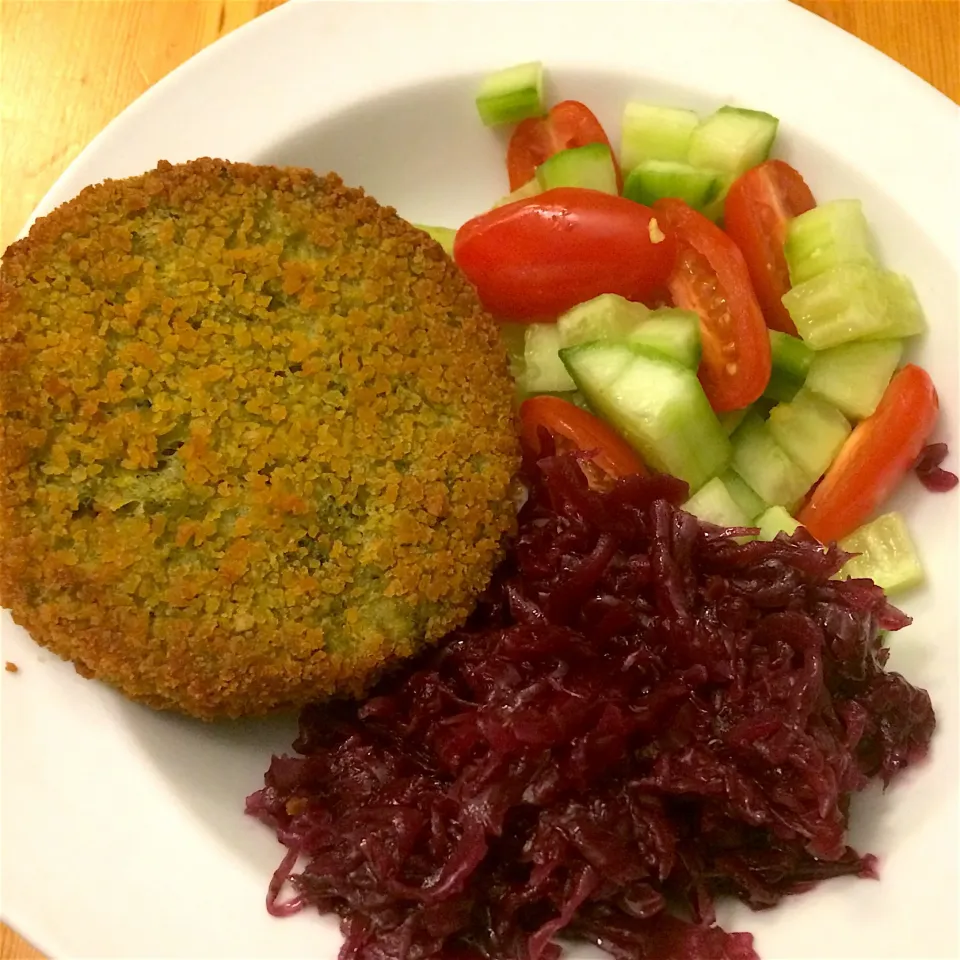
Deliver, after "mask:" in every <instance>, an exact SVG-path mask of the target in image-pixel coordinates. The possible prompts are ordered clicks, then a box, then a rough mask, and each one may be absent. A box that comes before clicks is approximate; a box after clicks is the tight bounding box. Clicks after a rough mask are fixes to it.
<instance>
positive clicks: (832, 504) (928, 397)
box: [797, 363, 940, 543]
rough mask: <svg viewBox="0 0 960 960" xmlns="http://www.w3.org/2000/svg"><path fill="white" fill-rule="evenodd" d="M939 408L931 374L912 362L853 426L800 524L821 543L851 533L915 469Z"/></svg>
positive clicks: (896, 375) (803, 513) (803, 514)
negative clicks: (870, 411)
mask: <svg viewBox="0 0 960 960" xmlns="http://www.w3.org/2000/svg"><path fill="white" fill-rule="evenodd" d="M939 410H940V402H939V400H938V398H937V391H936V389H935V388H934V386H933V381H932V380H931V379H930V375H929V374H928V373H927V372H926V371H925V370H923V369H921V368H920V367H918V366H915V365H914V364H912V363H908V364H907V365H906V366H905V367H904V368H903V369H902V370H900V371H899V372H898V373H896V374H895V375H894V377H893V379H892V380H891V381H890V383H889V384H888V385H887V389H886V390H885V391H884V394H883V397H882V398H881V400H880V403H879V405H878V406H877V409H876V410H875V411H874V412H873V413H872V414H871V415H870V416H869V417H867V419H866V420H862V421H861V422H860V423H859V424H858V425H857V426H856V427H855V428H854V430H853V433H851V434H850V436H849V437H848V438H847V441H846V443H844V445H843V446H842V447H841V448H840V453H839V454H838V455H837V458H836V460H834V461H833V463H832V464H831V466H830V469H829V470H828V471H827V473H826V476H824V478H823V480H821V481H820V484H819V485H818V486H817V488H816V489H815V490H814V491H813V493H812V494H811V496H810V499H809V500H808V501H807V504H806V506H804V508H803V509H802V510H801V511H800V514H799V516H798V517H797V520H799V521H800V523H802V524H803V525H804V526H805V527H806V528H807V529H808V530H809V531H810V533H812V534H813V536H815V537H816V538H817V539H818V540H819V541H820V542H821V543H827V542H829V541H831V540H841V539H842V538H843V537H845V536H847V535H848V534H850V533H853V531H854V530H856V529H857V527H859V526H860V525H861V524H862V523H864V522H865V521H866V520H868V519H869V517H870V515H871V514H872V513H873V512H874V511H875V510H876V509H877V507H879V506H880V504H882V503H883V502H884V500H886V499H887V497H888V496H890V494H891V493H892V492H893V490H894V488H895V487H896V486H897V485H898V484H899V483H900V481H901V480H902V479H903V477H904V475H905V474H906V473H907V471H909V470H910V469H911V467H912V466H913V464H914V461H915V460H916V459H917V456H918V455H919V453H920V451H921V450H922V449H923V446H924V444H925V443H926V442H927V438H928V437H929V436H930V434H931V432H932V431H933V428H934V425H935V424H936V422H937V414H938V413H939Z"/></svg>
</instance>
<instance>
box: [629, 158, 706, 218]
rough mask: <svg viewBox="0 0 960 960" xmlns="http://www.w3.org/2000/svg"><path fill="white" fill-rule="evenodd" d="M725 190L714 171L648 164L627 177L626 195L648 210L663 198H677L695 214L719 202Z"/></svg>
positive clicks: (687, 166)
mask: <svg viewBox="0 0 960 960" xmlns="http://www.w3.org/2000/svg"><path fill="white" fill-rule="evenodd" d="M668 168H673V169H668ZM722 188H723V181H722V178H721V177H720V176H719V174H717V173H715V172H714V171H712V170H701V169H699V168H697V167H691V166H690V165H689V164H681V163H667V162H665V161H657V160H648V161H645V162H643V163H640V164H638V165H637V166H636V167H634V168H633V170H631V171H630V173H629V174H628V175H627V178H626V179H625V180H624V183H623V195H624V196H625V197H626V198H627V199H628V200H634V201H635V202H637V203H642V204H645V205H646V206H648V207H650V206H653V204H654V203H656V202H657V201H658V200H662V199H663V198H664V197H675V198H677V199H678V200H683V201H684V203H686V204H687V205H688V206H691V207H693V208H694V209H695V210H701V209H703V208H704V207H706V206H707V205H708V204H709V203H711V201H713V200H714V199H716V197H717V196H718V195H719V193H720V191H721V189H722Z"/></svg>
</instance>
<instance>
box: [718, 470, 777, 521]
mask: <svg viewBox="0 0 960 960" xmlns="http://www.w3.org/2000/svg"><path fill="white" fill-rule="evenodd" d="M720 479H721V480H722V481H723V485H724V486H725V487H726V488H727V493H729V494H730V496H731V497H733V501H734V503H736V505H737V506H738V507H739V508H740V512H741V513H742V514H743V515H744V516H745V517H746V518H747V520H755V519H756V518H757V517H759V516H760V514H761V513H763V511H764V510H766V509H767V508H768V507H769V504H768V503H767V502H766V500H764V499H763V497H761V496H760V494H758V493H757V492H756V490H754V489H753V487H751V486H750V485H749V484H748V483H746V482H745V481H744V479H743V477H741V476H740V475H739V474H736V473H734V472H733V470H727V471H725V472H724V473H722V474H721V475H720Z"/></svg>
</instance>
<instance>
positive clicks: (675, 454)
mask: <svg viewBox="0 0 960 960" xmlns="http://www.w3.org/2000/svg"><path fill="white" fill-rule="evenodd" d="M560 356H561V357H562V358H563V362H564V363H565V364H566V365H567V369H568V370H569V371H570V375H571V376H572V377H573V379H574V381H575V382H576V384H577V387H578V388H579V390H580V392H581V393H582V394H583V395H584V396H585V397H586V398H587V402H588V403H589V404H590V406H591V407H592V408H593V410H595V411H596V412H597V413H598V414H600V416H602V417H603V418H604V419H606V420H608V421H609V422H610V423H611V424H613V426H615V427H616V428H617V429H618V430H619V431H620V433H621V435H622V436H623V437H624V438H625V439H626V440H627V442H628V443H630V444H631V445H632V446H633V447H635V448H636V450H637V451H638V452H639V453H640V455H641V456H642V457H643V460H644V462H645V463H647V464H649V465H650V466H651V467H653V468H654V469H655V470H659V471H661V472H663V473H669V474H672V475H673V476H675V477H679V478H680V479H681V480H685V481H686V482H687V483H688V484H689V485H690V489H691V491H692V492H696V490H698V489H699V488H700V487H702V486H703V485H704V484H705V483H706V482H707V481H708V480H709V479H710V478H711V477H714V476H716V475H717V474H718V473H720V472H721V471H722V470H723V469H724V467H725V466H726V465H727V462H728V460H729V459H730V441H729V439H728V438H727V435H726V434H725V433H724V431H723V428H722V427H721V426H720V423H719V421H718V420H717V416H716V414H715V413H714V412H713V410H712V409H711V407H710V403H709V401H708V400H707V397H706V395H705V394H704V392H703V388H702V387H701V386H700V382H699V381H698V380H697V377H696V374H695V373H694V372H693V371H692V370H687V369H686V368H684V367H681V366H680V365H679V364H677V363H673V362H672V361H670V360H666V359H663V358H660V357H654V356H648V355H645V354H643V353H638V352H637V351H636V350H635V349H634V348H632V347H630V346H628V345H626V344H618V343H606V342H603V341H598V342H595V343H589V344H582V345H580V346H576V347H568V348H566V349H565V350H562V351H561V352H560Z"/></svg>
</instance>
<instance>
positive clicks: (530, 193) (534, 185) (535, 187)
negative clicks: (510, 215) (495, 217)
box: [491, 177, 542, 210]
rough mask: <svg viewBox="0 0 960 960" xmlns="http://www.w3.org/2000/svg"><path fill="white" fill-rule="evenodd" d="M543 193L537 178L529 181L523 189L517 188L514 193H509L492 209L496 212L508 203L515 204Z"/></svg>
mask: <svg viewBox="0 0 960 960" xmlns="http://www.w3.org/2000/svg"><path fill="white" fill-rule="evenodd" d="M541 192H542V191H541V190H540V184H539V183H538V182H537V178H536V177H534V178H533V179H532V180H528V181H527V182H526V183H525V184H524V185H523V186H522V187H517V189H516V190H514V191H513V193H508V194H507V195H506V196H505V197H501V198H500V199H499V200H498V201H497V202H496V203H495V204H494V205H493V207H492V208H491V209H493V210H496V208H497V207H503V206H505V205H506V204H508V203H514V202H516V201H517V200H526V199H527V197H535V196H536V195H537V194H538V193H541Z"/></svg>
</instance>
